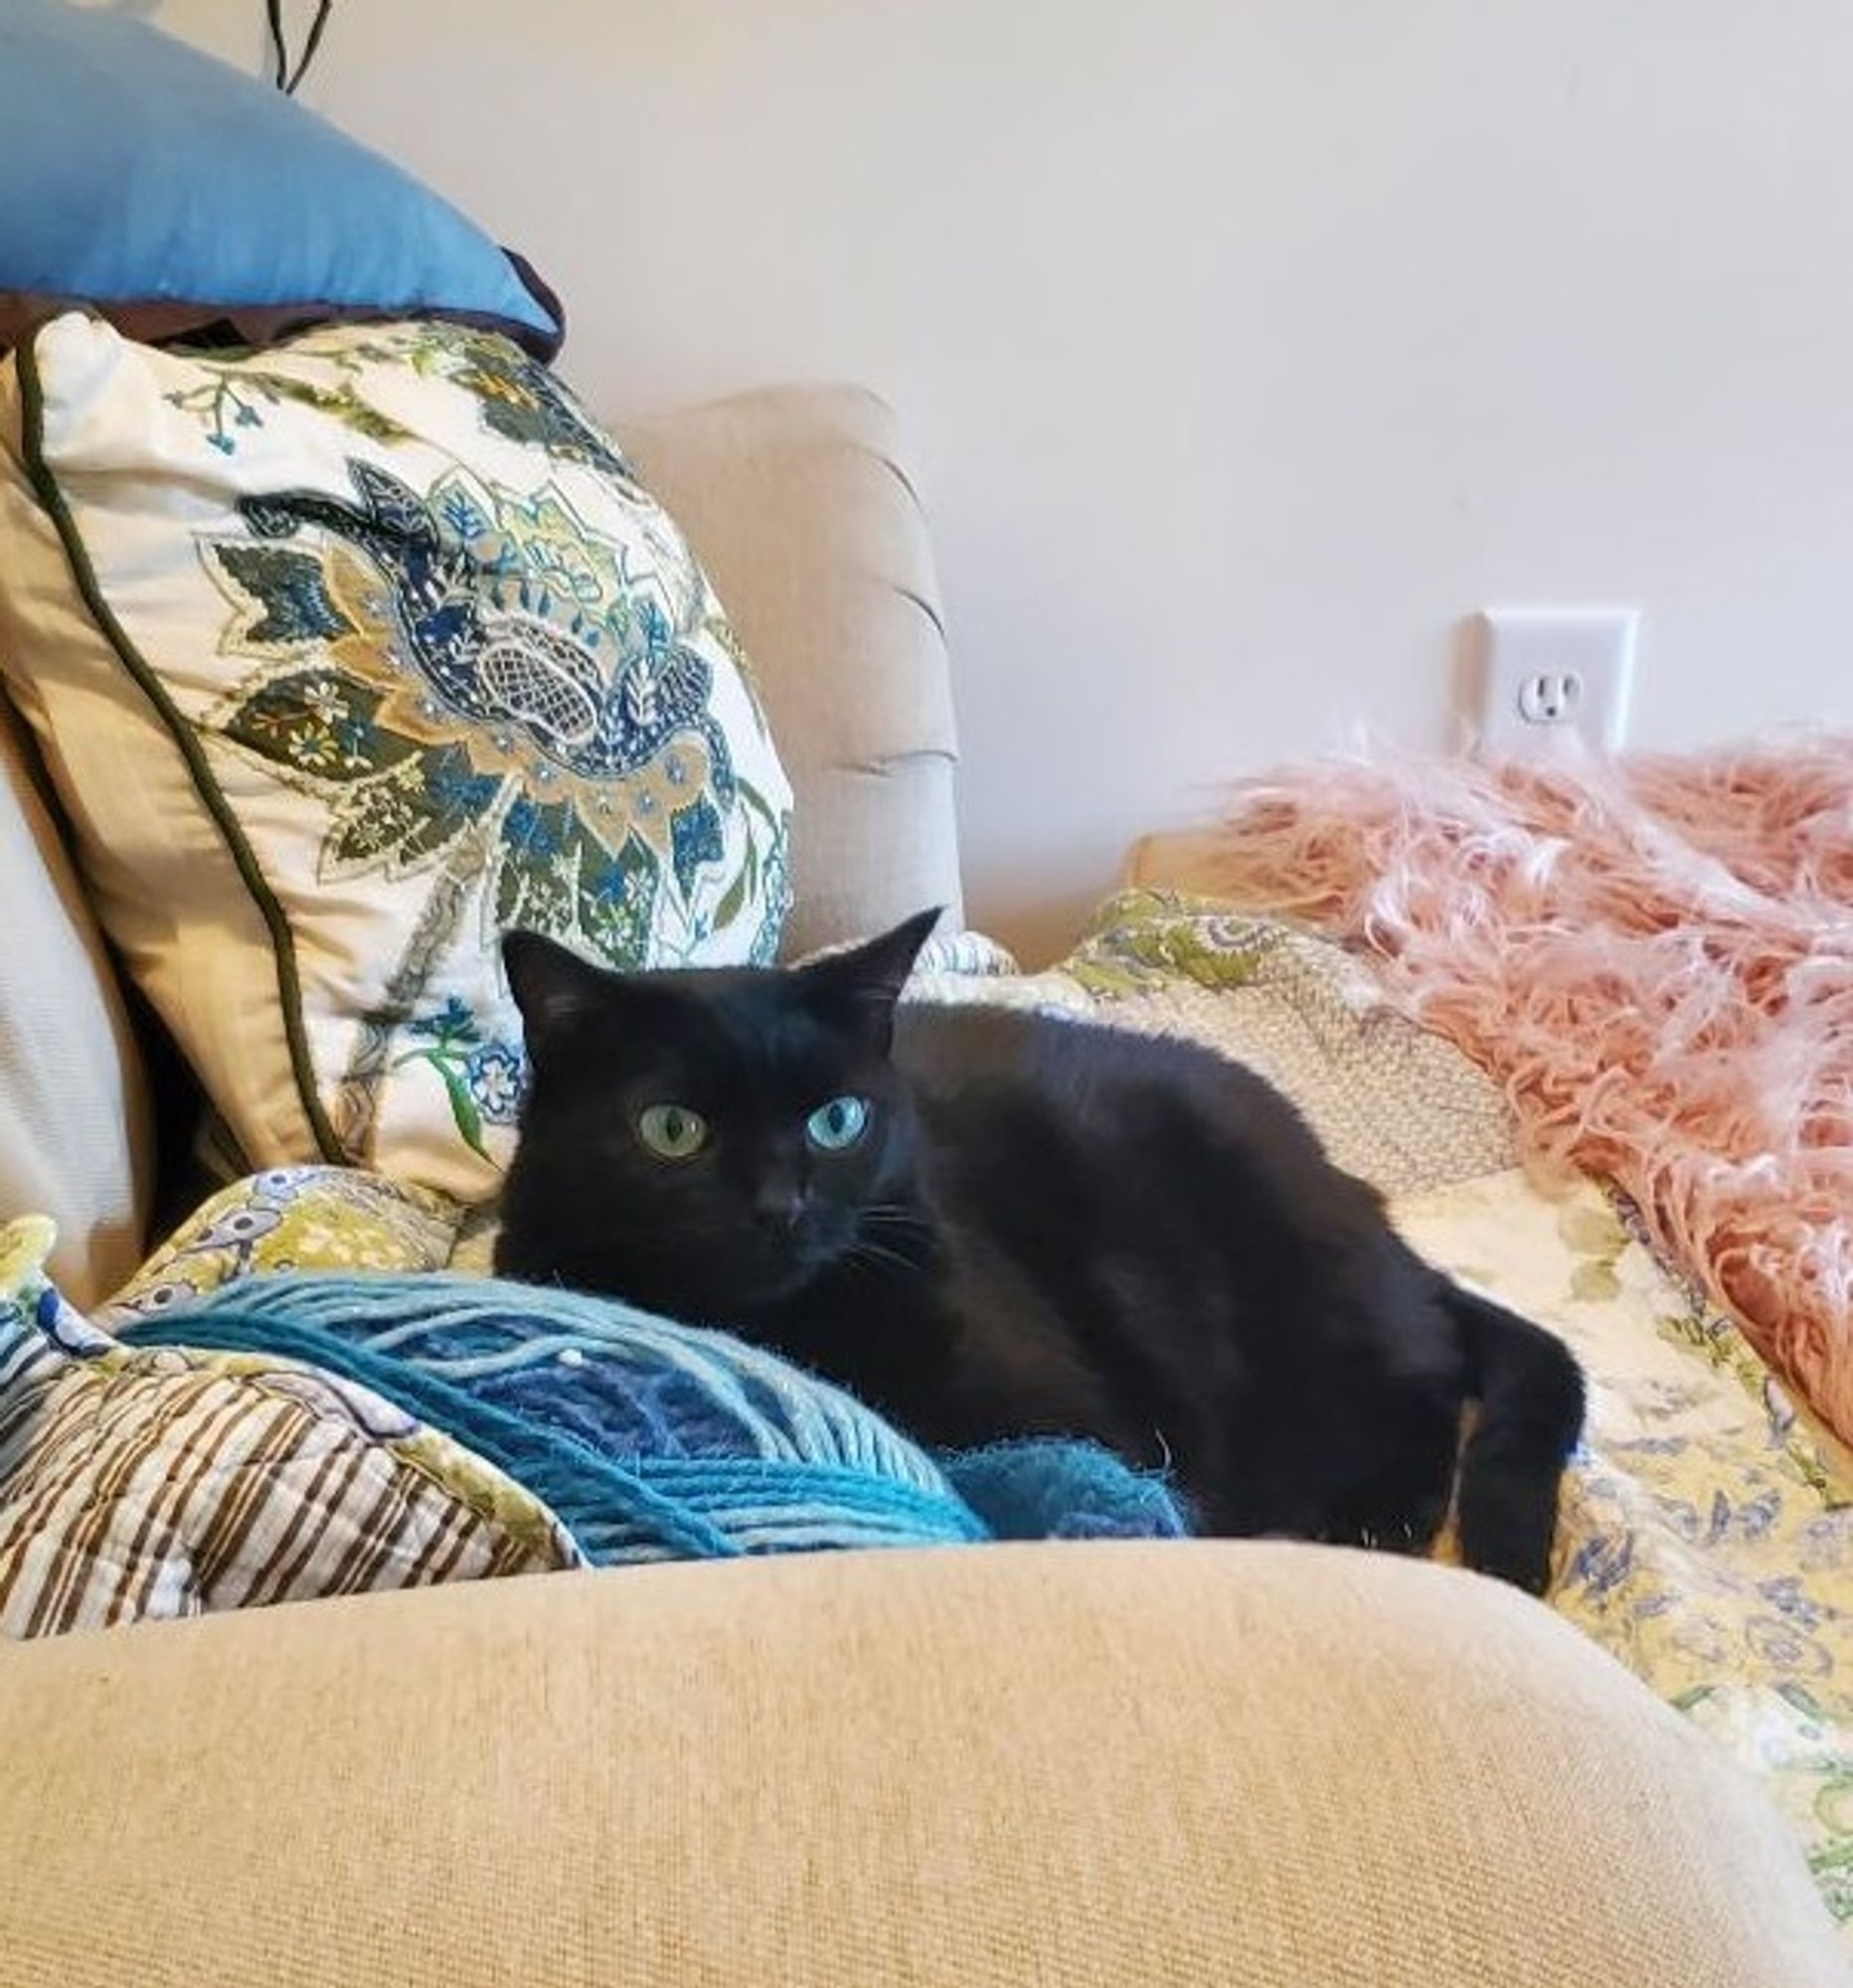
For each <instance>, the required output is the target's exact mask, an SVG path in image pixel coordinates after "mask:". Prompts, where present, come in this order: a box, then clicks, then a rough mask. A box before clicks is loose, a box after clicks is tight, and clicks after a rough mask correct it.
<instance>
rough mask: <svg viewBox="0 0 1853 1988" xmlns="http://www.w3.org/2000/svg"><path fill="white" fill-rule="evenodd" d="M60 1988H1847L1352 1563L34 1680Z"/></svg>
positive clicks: (66, 1656) (754, 1599) (24, 1668)
mask: <svg viewBox="0 0 1853 1988" xmlns="http://www.w3.org/2000/svg"><path fill="white" fill-rule="evenodd" d="M0 1761H4V1762H5V1771H4V1772H0V1844H4V1845H5V1846H6V1883H5V1884H4V1885H3V1886H0V1954H4V1955H5V1956H6V1962H5V1974H6V1979H7V1980H8V1982H9V1983H15V1984H20V1988H28V1984H32V1988H41V1984H42V1985H43V1988H53V1984H56V1988H104V1984H108V1988H116V1984H119V1983H122V1982H127V1981H135V1982H166V1983H181V1982H185V1983H187V1984H188V1988H233V1984H237V1988H247V1984H250V1983H253V1982H271V1981H275V1982H281V1981H292V1982H295V1981H301V1982H309V1981H313V1982H315V1983H317V1984H318V1988H349V1984H352V1988H359V1984H361V1983H376V1982H383V1981H389V1980H390V1981H392V1982H395V1983H399V1984H403V1988H423V1984H430V1988H464V1984H467V1988H490V1984H501V1983H509V1984H514V1983H522V1984H536V1985H537V1988H538V1984H543V1983H545V1984H556V1983H558V1984H566V1983H569V1982H571V1983H574V1984H577V1988H682V1984H688V1988H696V1984H700V1988H731V1984H735V1983H738V1984H740V1988H826V1984H827V1985H828V1988H835V1984H839V1983H840V1984H844V1988H849V1984H857V1988H860V1984H865V1983H867V1984H876V1983H880V1984H883V1988H941V1984H943V1988H980V1984H982V1985H983V1988H1005V1985H1006V1984H1018V1983H1021V1984H1023V1988H1032V1984H1034V1988H1101V1984H1106V1983H1113V1984H1121V1983H1124V1984H1134V1983H1138V1984H1146V1988H1245V1984H1253V1988H1288V1984H1291V1988H1302V1985H1303V1988H1323V1984H1327V1983H1338V1982H1371V1983H1376V1984H1381V1988H1483V1984H1486V1983H1489V1982H1496V1983H1501V1984H1511V1988H1587V1984H1591V1983H1596V1982H1600V1983H1601V1984H1602V1988H1673V1984H1677V1988H1829V1984H1832V1983H1843V1982H1844V1981H1845V1979H1846V1975H1845V1968H1844V1962H1843V1960H1842V1958H1841V1955H1840V1952H1839V1950H1838V1946H1837V1942H1836V1940H1835V1938H1834V1936H1833V1934H1832V1932H1831V1930H1830V1928H1829V1923H1828V1919H1827V1914H1826V1912H1825V1910H1824V1909H1823V1907H1822V1905H1820V1903H1819V1901H1818V1900H1817V1899H1816V1898H1815V1896H1814V1894H1813V1892H1812V1889H1811V1887H1810V1886H1809V1883H1808V1880H1807V1877H1806V1874H1805V1871H1804V1869H1803V1865H1802V1860H1801V1856H1800V1853H1799V1851H1798V1849H1797V1848H1796V1846H1795V1844H1794V1843H1793V1842H1792V1840H1791V1839H1790V1838H1789V1836H1788V1834H1787V1830H1786V1826H1785V1825H1784V1824H1783V1823H1782V1821H1781V1820H1780V1818H1779V1816H1778V1815H1777V1814H1776V1812H1775V1810H1774V1809H1773V1808H1772V1807H1771V1806H1770V1805H1769V1803H1768V1802H1767V1801H1766V1800H1765V1798H1764V1796H1763V1795H1762V1793H1761V1792H1760V1791H1759V1790H1758V1789H1756V1788H1754V1787H1753V1786H1752V1785H1751V1784H1750V1783H1749V1782H1748V1781H1747V1780H1744V1779H1742V1778H1740V1776H1739V1774H1738V1773H1737V1771H1736V1769H1735V1768H1732V1767H1730V1766H1729V1765H1727V1764H1726V1763H1725V1762H1724V1761H1723V1760H1722V1759H1721V1758H1720V1757H1718V1756H1717V1755H1715V1754H1714V1752H1713V1751H1712V1747H1711V1742H1710V1741H1708V1740H1705V1739H1704V1738H1703V1737H1702V1736H1701V1735H1700V1734H1699V1733H1698V1732H1697V1731H1696V1730H1695V1729H1694V1728H1692V1727H1690V1726H1688V1725H1687V1724H1686V1723H1685V1722H1684V1721H1683V1720H1681V1719H1680V1718H1678V1717H1677V1716H1676V1715H1675V1714H1674V1713H1672V1712H1670V1711H1669V1710H1668V1709H1667V1708H1666V1707H1665V1706H1663V1705H1661V1704H1659V1703H1658V1702H1657V1701H1656V1700H1654V1699H1652V1698H1651V1697H1649V1695H1648V1694H1647V1692H1646V1691H1645V1690H1644V1688H1643V1687H1642V1686H1640V1685H1639V1684H1637V1683H1636V1682H1635V1681H1634V1680H1633V1679H1632V1678H1630V1677H1629V1676H1628V1675H1627V1674H1626V1673H1625V1672H1624V1671H1622V1670H1621V1669H1620V1667H1619V1666H1618V1665H1616V1664H1615V1663H1614V1662H1613V1661H1612V1660H1611V1659H1609V1658H1608V1657H1606V1656H1605V1655H1603V1654H1602V1653H1601V1652H1600V1650H1598V1649H1597V1648H1596V1647H1595V1646H1594V1645H1593V1644H1591V1643H1588V1642H1586V1641H1585V1640H1584V1639H1583V1638H1582V1637H1580V1636H1579V1635H1578V1634H1577V1633H1576V1631H1575V1630H1573V1629H1571V1628H1570V1627H1569V1626H1568V1625H1567V1624H1566V1623H1564V1622H1562V1621H1561V1620H1559V1619H1558V1618H1557V1617H1555V1616H1553V1615H1551V1614H1550V1613H1549V1612H1548V1611H1547V1610H1546V1609H1544V1608H1543V1607H1541V1606H1540V1605H1538V1604H1537V1603H1535V1602H1533V1601H1530V1600H1528V1599H1527V1598H1526V1597H1525V1596H1523V1595H1520V1594H1517V1593H1515V1592H1513V1591H1511V1590H1510V1589H1506V1588H1502V1587H1501V1586H1499V1584H1498V1583H1497V1582H1494V1581H1489V1580H1482V1579H1479V1578H1477V1577H1476V1576H1474V1575H1471V1574H1459V1573H1455V1572H1452V1571H1450V1570H1446V1569H1441V1568H1435V1567H1431V1566H1426V1565H1420V1564H1415V1563H1409V1562H1401V1561H1393V1560H1391V1559H1389V1558H1388V1557H1387V1556H1378V1555H1370V1554H1353V1553H1344V1552H1340V1551H1337V1550H1335V1549H1329V1548H1318V1547H1299V1546H1285V1545H1276V1544H1262V1543H1250V1544H1246V1545H1228V1544H1223V1545H1188V1546H1186V1545H1176V1544H1167V1545H1164V1546H1159V1547H1149V1546H1148V1547H1136V1546H1096V1547H1087V1546H1074V1545H1070V1546H1052V1547H1024V1548H1015V1547H979V1548H967V1549H962V1550H958V1549H955V1550H952V1551H942V1552H938V1553H906V1554H903V1553H857V1554H817V1555H803V1556H794V1557H785V1558H780V1559H776V1560H769V1561H767V1560H759V1561H737V1562H734V1563H731V1564H727V1565H722V1566H689V1565H683V1566H670V1567H661V1568H642V1569H633V1570H626V1571H623V1572H616V1573H611V1574H589V1575H582V1574H545V1575H540V1576H535V1577H531V1578H526V1579H516V1580H491V1581H483V1582H477V1583H472V1584H470V1585H466V1586H459V1587H446V1588H435V1589H428V1590H425V1591H423V1592H402V1593H398V1594H387V1595H374V1596H366V1597H361V1598H359V1599H356V1600H347V1601H317V1602H310V1603H304V1604H298V1605H296V1606H292V1607H281V1608H272V1609H266V1610H260V1611H256V1612H253V1613H250V1614H241V1615H220V1616H211V1617H208V1618H206V1619H205V1620H203V1621H198V1622H191V1623H180V1624H169V1623H162V1624H152V1625H148V1626H145V1627H138V1628H130V1629H120V1630H108V1631H104V1632H101V1633H97V1634H91V1635H78V1636H70V1637H65V1638H61V1639H55V1640H53V1641H49V1642H42V1643H28V1644H22V1645H19V1646H16V1647H14V1648H11V1649H5V1650H0Z"/></svg>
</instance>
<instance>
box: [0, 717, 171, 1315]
mask: <svg viewBox="0 0 1853 1988" xmlns="http://www.w3.org/2000/svg"><path fill="white" fill-rule="evenodd" d="M30 754H31V747H30V746H29V745H28V744H27V742H26V740H25V737H24V734H23V731H22V729H21V727H20V724H19V721H18V719H17V718H16V717H15V716H14V715H13V713H12V711H11V710H10V709H9V708H8V707H7V705H6V702H5V699H4V697H0V908H4V911H5V920H4V923H5V938H4V943H0V1220H4V1219H5V1218H6V1217H8V1216H12V1215H18V1214H21V1213H23V1212H26V1211H28V1210H30V1211H32V1212H34V1213H38V1214H43V1215H49V1216H51V1217H52V1218H53V1219H54V1220H55V1221H56V1222H57V1224H58V1229H59V1246H58V1249H57V1251H56V1252H55V1254H54V1255H53V1257H52V1269H53V1273H54V1274H55V1275H56V1276H57V1278H58V1279H59V1282H60V1283H61V1284H62V1285H63V1287H64V1289H65V1290H66V1291H67V1292H68V1293H69V1294H70V1296H71V1297H72V1298H74V1299H75V1300H76V1301H77V1302H78V1303H79V1304H88V1303H90V1302H92V1301H93V1300H94V1299H96V1298H99V1297H102V1296H103V1295H105V1293H107V1292H108V1291H110V1290H112V1289H114V1287H115V1286H116V1285H117V1284H119V1283H120V1282H121V1281H122V1279H123V1278H124V1277H126V1276H127V1275H128V1274H129V1272H130V1271H131V1270H133V1269H134V1267H135V1265H136V1263H137V1262H138V1261H139V1260H140V1258H141V1252H142V1248H143V1240H144V1239H143V1225H144V1223H145V1221H146V1219H147V1212H148V1206H147V1204H148V1194H149V1191H150V1180H149V1176H150V1171H151V1154H150V1147H149V1139H148V1112H147V1090H146V1085H145V1083H144V1080H143V1077H142V1070H141V1061H140V1058H139V1056H138V1054H137V1052H136V1048H135V1043H134V1038H133V1036H132V1034H131V1032H130V1029H129V1025H128V1019H127V1016H126V1014H125V1013H124V1010H123V1006H122V999H121V995H120V994H119V992H118V991H117V988H116V983H115V979H114V976H113V975H112V974H111V972H110V969H109V965H108V961H107V959H106V957H105V954H104V951H103V941H102V936H101V934H100V933H99V932H98V931H97V929H96V925H95V923H94V921H93V920H92V918H91V917H90V913H89V909H88V907H87V906H86V905H85V903H84V893H83V890H82V887H81V886H80V885H79V883H78V880H77V875H76V873H75V871H74V870H73V868H72V865H71V861H70V859H69V857H68V856H67V855H66V854H65V851H64V848H63V847H62V845H61V844H60V842H59V839H58V833H57V830H56V829H55V828H54V827H53V824H52V818H51V816H50V814H49V812H48V811H47V808H46V805H45V802H44V801H43V800H42V799H41V798H40V795H39V791H38V789H37V787H36V785H35V784H34V780H33V774H32V761H31V757H30Z"/></svg>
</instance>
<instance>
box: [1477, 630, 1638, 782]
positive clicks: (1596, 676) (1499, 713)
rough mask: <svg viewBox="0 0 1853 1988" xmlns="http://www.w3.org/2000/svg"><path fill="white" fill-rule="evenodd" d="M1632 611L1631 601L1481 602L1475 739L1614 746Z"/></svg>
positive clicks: (1507, 751) (1532, 754) (1528, 749)
mask: <svg viewBox="0 0 1853 1988" xmlns="http://www.w3.org/2000/svg"><path fill="white" fill-rule="evenodd" d="M1639 628H1640V614H1639V611H1638V609H1636V608H1632V607H1488V608H1486V609H1484V610H1483V611H1482V612H1481V613H1480V614H1479V615H1478V616H1477V617H1476V623H1475V635H1476V643H1477V648H1478V652H1479V654H1478V662H1479V668H1478V672H1477V676H1478V699H1477V703H1478V711H1477V714H1476V723H1475V727H1474V731H1475V738H1476V745H1477V749H1478V750H1479V752H1480V753H1481V755H1482V756H1484V757H1488V758H1507V759H1541V758H1553V757H1562V756H1566V755H1569V754H1574V753H1575V752H1576V751H1578V750H1579V749H1582V750H1585V751H1590V752H1598V753H1606V752H1614V751H1618V750H1619V749H1620V747H1621V745H1622V743H1623V742H1624V741H1625V739H1626V737H1627V720H1628V705H1629V701H1630V699H1631V698H1632V695H1633V690H1634V647H1635V641H1636V638H1637V636H1638V633H1639Z"/></svg>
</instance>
